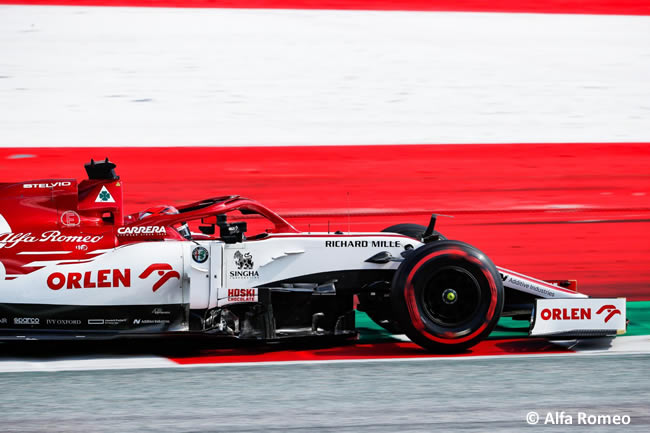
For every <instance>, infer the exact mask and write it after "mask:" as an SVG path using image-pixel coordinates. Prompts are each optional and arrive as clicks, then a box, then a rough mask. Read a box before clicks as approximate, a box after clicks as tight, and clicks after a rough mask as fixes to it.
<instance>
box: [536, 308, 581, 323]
mask: <svg viewBox="0 0 650 433" xmlns="http://www.w3.org/2000/svg"><path fill="white" fill-rule="evenodd" d="M541 317H542V320H589V319H591V308H544V309H543V310H542V313H541Z"/></svg>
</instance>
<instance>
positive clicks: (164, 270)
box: [138, 263, 181, 292]
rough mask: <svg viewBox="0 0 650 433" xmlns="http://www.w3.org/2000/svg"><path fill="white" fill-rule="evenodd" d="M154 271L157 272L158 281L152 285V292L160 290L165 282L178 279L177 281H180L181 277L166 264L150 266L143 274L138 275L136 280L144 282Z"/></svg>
mask: <svg viewBox="0 0 650 433" xmlns="http://www.w3.org/2000/svg"><path fill="white" fill-rule="evenodd" d="M156 271H158V275H160V279H159V280H158V281H156V282H155V284H154V285H153V288H152V289H153V291H154V292H155V291H156V290H158V289H160V288H161V287H162V285H163V284H165V283H166V282H167V281H169V280H171V279H172V278H178V279H179V280H180V279H181V275H180V274H179V273H178V272H176V271H175V270H174V268H172V266H171V265H169V264H167V263H154V264H153V265H150V266H149V267H148V268H147V269H145V270H144V272H143V273H141V274H140V276H139V277H138V278H140V279H142V280H144V279H146V278H147V277H149V276H150V275H151V274H153V273H154V272H156Z"/></svg>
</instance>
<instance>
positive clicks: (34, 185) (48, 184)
mask: <svg viewBox="0 0 650 433" xmlns="http://www.w3.org/2000/svg"><path fill="white" fill-rule="evenodd" d="M70 185H72V182H46V183H24V184H23V188H56V187H57V186H70Z"/></svg>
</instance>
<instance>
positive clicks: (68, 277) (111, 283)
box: [47, 269, 131, 290]
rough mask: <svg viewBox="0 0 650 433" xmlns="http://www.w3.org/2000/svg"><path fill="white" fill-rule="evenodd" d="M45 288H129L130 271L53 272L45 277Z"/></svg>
mask: <svg viewBox="0 0 650 433" xmlns="http://www.w3.org/2000/svg"><path fill="white" fill-rule="evenodd" d="M47 286H48V287H49V288H50V289H52V290H59V289H62V288H63V287H65V288H66V289H94V288H96V287H99V288H110V287H120V286H122V287H131V269H112V270H111V269H100V270H98V271H87V272H83V273H81V272H69V273H68V274H63V273H61V272H54V273H53V274H51V275H50V276H49V277H47Z"/></svg>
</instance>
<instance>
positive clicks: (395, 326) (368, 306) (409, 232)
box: [359, 223, 446, 334]
mask: <svg viewBox="0 0 650 433" xmlns="http://www.w3.org/2000/svg"><path fill="white" fill-rule="evenodd" d="M426 229H427V228H426V227H425V226H423V225H420V224H413V223H401V224H395V225H392V226H390V227H386V228H385V229H383V230H382V232H383V233H397V234H399V235H403V236H408V237H410V238H413V239H417V240H418V241H421V240H422V236H423V235H424V231H425V230H426ZM433 234H434V235H437V236H438V239H439V240H444V239H446V238H445V237H444V236H443V235H441V234H440V233H439V232H437V231H434V232H433ZM386 286H387V289H386V294H388V284H387V285H386ZM380 295H381V294H380ZM359 301H360V302H361V306H360V309H362V310H363V311H365V313H366V314H367V315H368V317H370V319H372V321H373V322H375V323H376V324H377V325H379V326H381V327H382V328H384V329H385V330H387V331H388V332H390V333H392V334H402V333H403V332H404V331H403V330H402V328H401V326H400V325H399V323H398V321H397V320H395V317H394V315H393V308H392V306H391V304H390V302H389V301H390V298H384V297H382V296H379V297H375V298H372V297H371V296H370V295H369V294H368V293H361V294H359Z"/></svg>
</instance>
